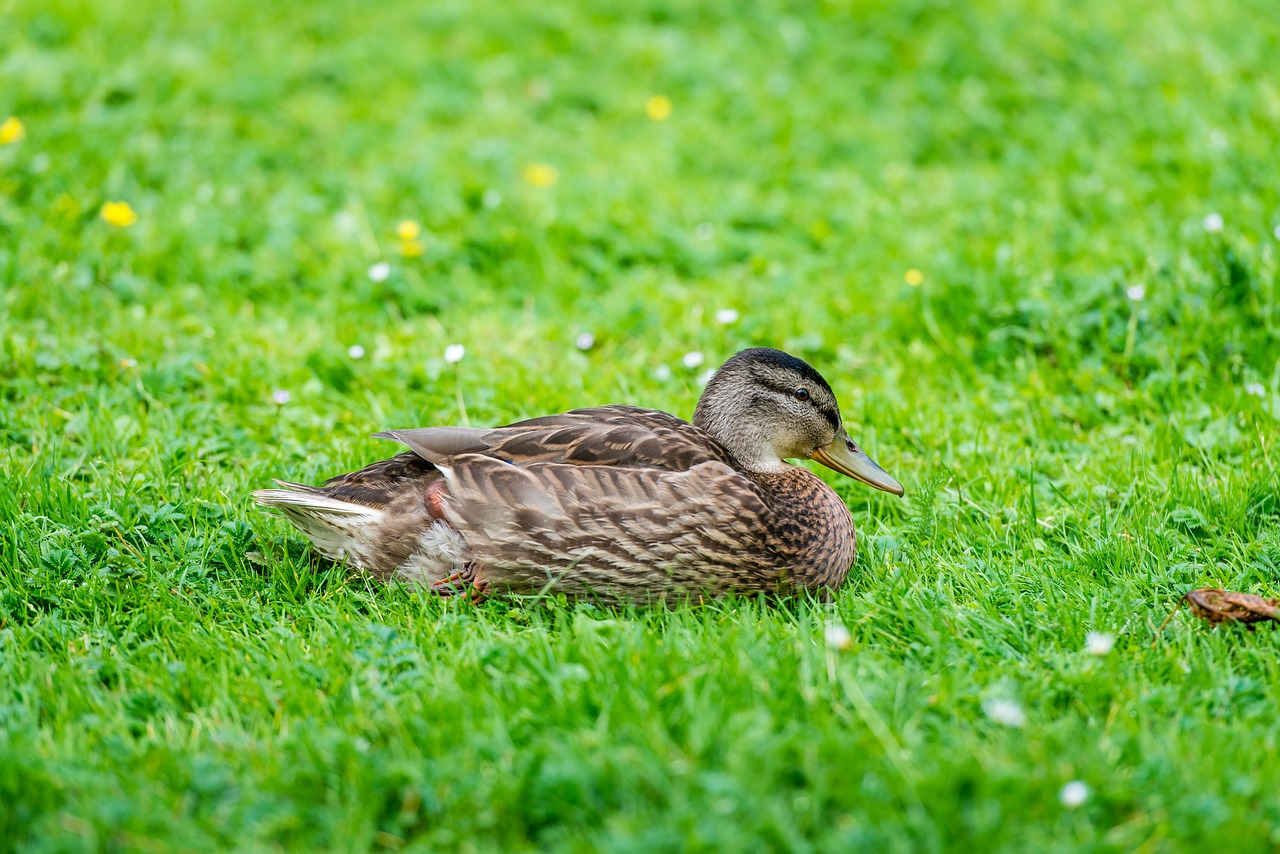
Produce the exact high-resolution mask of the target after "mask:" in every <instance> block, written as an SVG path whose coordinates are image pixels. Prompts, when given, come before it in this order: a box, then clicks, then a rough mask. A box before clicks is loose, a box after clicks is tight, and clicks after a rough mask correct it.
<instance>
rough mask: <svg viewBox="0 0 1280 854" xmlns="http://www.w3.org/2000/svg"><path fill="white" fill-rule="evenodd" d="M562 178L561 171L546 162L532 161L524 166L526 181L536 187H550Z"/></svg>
mask: <svg viewBox="0 0 1280 854" xmlns="http://www.w3.org/2000/svg"><path fill="white" fill-rule="evenodd" d="M559 180H560V172H559V171H558V170H557V169H556V167H554V166H550V165H548V164H546V163H530V164H529V165H528V166H526V167H524V181H525V183H526V184H532V185H533V186H535V187H550V186H552V185H553V184H555V182H556V181H559Z"/></svg>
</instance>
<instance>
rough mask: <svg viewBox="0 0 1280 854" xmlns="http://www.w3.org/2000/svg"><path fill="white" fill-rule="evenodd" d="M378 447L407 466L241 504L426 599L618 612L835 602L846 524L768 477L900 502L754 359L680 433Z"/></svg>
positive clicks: (857, 451) (825, 414)
mask: <svg viewBox="0 0 1280 854" xmlns="http://www.w3.org/2000/svg"><path fill="white" fill-rule="evenodd" d="M377 435H378V436H380V437H382V438H386V439H395V440H396V441H398V442H401V443H403V444H404V445H407V446H408V447H409V448H410V450H409V451H407V452H405V453H401V454H399V455H397V456H394V457H392V458H391V459H389V460H383V461H382V462H378V463H374V464H373V465H371V466H368V467H367V468H364V469H361V470H360V471H357V472H352V473H351V474H344V475H341V476H339V477H335V478H333V479H332V480H329V481H326V482H325V484H324V486H321V487H313V486H300V485H298V484H293V483H284V482H280V485H281V486H282V487H285V488H284V489H264V490H261V491H259V492H255V493H254V498H256V499H257V501H258V503H259V504H262V505H265V506H267V507H275V508H278V509H279V510H280V511H281V512H283V513H284V515H285V516H287V517H288V519H289V521H291V522H293V523H294V524H295V525H296V526H297V527H298V528H300V529H301V530H302V532H303V533H304V534H306V535H307V537H308V538H309V539H310V540H311V542H312V543H314V544H315V546H316V548H317V549H319V550H320V551H321V552H322V553H323V554H324V555H325V556H327V557H329V558H332V559H334V560H343V559H345V560H347V561H349V562H350V563H352V564H354V565H355V566H357V567H359V568H361V569H364V570H367V571H369V572H372V573H373V574H374V575H376V576H378V577H379V578H382V579H393V578H397V579H403V580H407V581H411V582H415V583H420V584H425V585H430V587H431V588H432V589H433V590H435V591H437V592H440V593H452V592H456V591H457V590H458V589H459V588H458V587H457V586H455V584H456V583H457V582H462V583H464V584H469V585H471V586H472V588H473V592H475V593H477V594H479V593H486V592H489V591H506V592H512V593H537V592H539V591H544V590H551V591H557V592H564V593H566V594H569V595H571V596H574V595H597V596H603V597H605V598H612V599H623V600H630V601H645V600H648V599H652V598H661V597H664V596H668V595H681V594H683V595H697V594H701V593H706V594H710V595H715V594H722V593H729V592H733V593H757V592H778V591H785V590H788V589H795V588H797V587H805V588H810V589H821V588H827V589H834V588H836V587H838V586H839V585H840V584H841V583H842V582H843V581H844V578H845V576H846V575H847V574H848V572H849V565H850V564H851V563H852V561H853V554H854V533H853V518H852V516H850V515H849V508H848V507H846V506H845V503H844V502H843V501H841V500H840V498H839V496H837V495H836V493H835V491H834V490H832V489H831V487H829V486H827V485H826V484H825V483H823V482H822V480H821V479H819V478H818V477H817V476H815V475H814V474H812V473H811V472H809V471H807V470H806V469H804V468H800V467H798V466H792V465H788V464H787V463H785V462H783V460H785V459H792V458H801V459H814V460H817V461H818V462H820V463H822V464H823V465H825V466H828V467H830V468H833V469H835V470H836V471H838V472H840V473H842V474H846V475H848V476H850V477H852V478H855V479H857V480H860V481H862V482H864V483H867V484H870V485H871V486H874V487H876V488H877V489H883V490H885V491H887V492H892V493H894V494H895V495H901V494H902V486H901V485H900V484H899V483H898V482H897V481H896V480H894V479H893V478H892V477H890V476H889V475H888V474H887V473H885V471H884V470H883V469H882V468H880V466H878V465H876V464H875V463H874V462H872V461H871V459H870V457H868V456H867V455H866V454H865V453H863V451H862V449H861V448H859V447H858V446H857V445H856V444H854V442H853V440H852V439H850V438H849V434H848V433H846V432H845V431H844V428H843V427H842V426H841V421H840V409H839V407H838V405H837V403H836V397H835V394H834V393H833V392H832V391H831V386H829V385H828V384H827V381H826V380H824V379H823V378H822V377H821V376H820V375H819V374H818V372H817V371H815V370H814V369H813V368H811V367H810V366H809V365H808V364H806V363H805V362H803V361H801V360H800V359H797V358H796V357H795V356H790V355H788V354H786V353H783V352H781V351H780V350H771V349H768V348H763V347H761V348H756V349H751V350H743V351H742V352H740V353H738V354H737V355H736V356H734V357H733V358H731V359H730V360H729V361H727V362H725V364H724V365H723V366H722V367H721V368H720V369H719V370H718V371H716V373H715V375H714V376H713V377H712V378H711V381H710V382H709V383H707V387H706V390H705V391H703V393H702V399H701V400H699V401H698V407H697V410H696V411H695V412H694V413H693V423H692V424H690V423H688V422H686V421H682V420H680V419H679V418H676V417H675V416H673V415H668V414H666V413H665V412H658V411H656V410H652V409H640V408H638V407H634V406H600V407H595V408H593V409H577V410H574V411H573V412H566V413H565V414H563V415H549V416H546V417H544V418H534V419H532V420H529V421H521V422H519V423H517V424H511V425H509V426H506V427H498V428H494V429H487V428H472V427H426V428H423V429H419V430H390V431H387V432H386V433H379V434H377Z"/></svg>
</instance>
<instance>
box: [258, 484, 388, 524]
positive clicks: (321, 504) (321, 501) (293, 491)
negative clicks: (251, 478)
mask: <svg viewBox="0 0 1280 854" xmlns="http://www.w3.org/2000/svg"><path fill="white" fill-rule="evenodd" d="M277 482H278V483H281V484H282V485H283V484H284V482H283V481H277ZM288 486H289V487H290V488H289V489H259V490H258V491H257V492H255V493H254V494H253V499H254V501H257V502H258V503H259V504H261V505H262V506H263V507H274V508H276V509H277V510H281V511H288V510H293V511H295V512H310V513H312V514H315V515H324V516H381V515H382V511H381V510H379V509H378V508H376V507H369V506H367V505H365V504H353V503H352V502H350V501H340V500H338V499H337V498H330V497H329V496H327V495H325V494H324V493H322V492H320V491H319V490H317V489H315V488H314V487H302V488H301V489H298V488H294V484H288ZM302 489H305V490H308V491H306V492H303V491H301V490H302Z"/></svg>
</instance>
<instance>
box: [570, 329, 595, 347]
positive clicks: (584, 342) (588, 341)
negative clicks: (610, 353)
mask: <svg viewBox="0 0 1280 854" xmlns="http://www.w3.org/2000/svg"><path fill="white" fill-rule="evenodd" d="M573 346H575V347H577V348H578V349H579V350H583V351H586V350H590V349H591V348H592V347H594V346H596V336H594V335H592V334H591V333H590V332H583V333H582V334H581V335H579V336H578V337H577V338H575V339H574V341H573Z"/></svg>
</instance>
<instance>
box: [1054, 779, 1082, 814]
mask: <svg viewBox="0 0 1280 854" xmlns="http://www.w3.org/2000/svg"><path fill="white" fill-rule="evenodd" d="M1088 799H1089V787H1088V786H1086V785H1085V784H1084V783H1082V782H1081V781H1079V780H1072V781H1071V782H1070V783H1068V784H1067V785H1065V786H1063V787H1062V791H1061V792H1058V800H1059V801H1061V802H1062V805H1063V806H1064V807H1066V808H1067V809H1069V810H1073V809H1075V808H1076V807H1078V806H1080V805H1081V804H1083V803H1084V802H1085V801H1086V800H1088Z"/></svg>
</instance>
